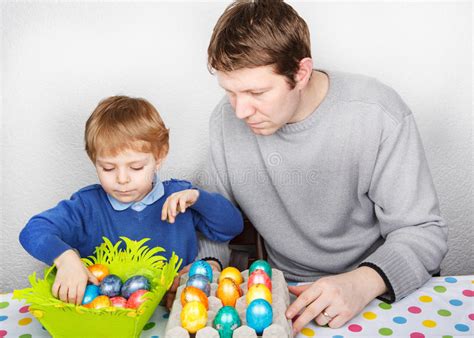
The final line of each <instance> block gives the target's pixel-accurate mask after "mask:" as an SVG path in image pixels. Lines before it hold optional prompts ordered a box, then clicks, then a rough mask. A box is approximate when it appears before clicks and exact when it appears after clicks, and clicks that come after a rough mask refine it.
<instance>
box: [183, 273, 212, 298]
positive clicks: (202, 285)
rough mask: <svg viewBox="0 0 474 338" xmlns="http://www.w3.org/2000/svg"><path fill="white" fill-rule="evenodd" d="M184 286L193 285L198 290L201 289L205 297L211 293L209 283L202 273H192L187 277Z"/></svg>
mask: <svg viewBox="0 0 474 338" xmlns="http://www.w3.org/2000/svg"><path fill="white" fill-rule="evenodd" d="M186 286H194V287H196V288H198V289H200V290H202V291H203V292H204V293H205V294H206V296H207V297H209V295H210V294H211V283H210V282H209V279H207V277H206V276H203V275H194V276H191V277H189V279H188V281H187V282H186Z"/></svg>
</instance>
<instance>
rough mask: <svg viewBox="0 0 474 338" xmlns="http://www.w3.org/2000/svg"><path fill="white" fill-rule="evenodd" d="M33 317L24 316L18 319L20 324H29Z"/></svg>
mask: <svg viewBox="0 0 474 338" xmlns="http://www.w3.org/2000/svg"><path fill="white" fill-rule="evenodd" d="M31 321H32V319H31V318H22V319H20V320H19V321H18V324H19V325H22V326H24V325H28V324H29V323H31Z"/></svg>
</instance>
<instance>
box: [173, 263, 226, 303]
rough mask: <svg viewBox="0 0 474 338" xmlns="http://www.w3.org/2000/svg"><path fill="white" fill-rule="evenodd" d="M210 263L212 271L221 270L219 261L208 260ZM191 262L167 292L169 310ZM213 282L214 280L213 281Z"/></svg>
mask: <svg viewBox="0 0 474 338" xmlns="http://www.w3.org/2000/svg"><path fill="white" fill-rule="evenodd" d="M206 262H208V263H209V265H210V266H211V268H212V272H213V273H216V272H218V271H221V268H220V266H219V264H218V263H217V262H214V261H206ZM191 265H192V263H191V264H189V265H186V266H185V267H184V268H183V269H182V270H181V271H180V272H179V273H178V276H177V277H176V278H175V279H174V281H173V285H171V288H170V289H169V290H168V292H167V294H166V308H167V309H168V310H171V307H172V306H173V301H174V299H175V297H176V291H177V290H178V286H179V279H180V278H181V275H183V274H184V273H186V272H189V268H191ZM211 282H212V281H211Z"/></svg>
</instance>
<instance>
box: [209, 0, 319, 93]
mask: <svg viewBox="0 0 474 338" xmlns="http://www.w3.org/2000/svg"><path fill="white" fill-rule="evenodd" d="M207 53H208V67H209V70H210V71H211V72H213V70H217V71H224V72H230V71H233V70H238V69H241V68H255V67H260V66H268V65H273V66H274V71H275V72H276V73H277V74H280V75H283V76H285V77H286V78H287V80H288V83H289V84H290V86H291V87H292V88H293V87H294V86H295V79H294V77H295V74H296V72H297V71H298V68H299V62H300V61H301V60H302V59H304V58H306V57H311V42H310V36H309V29H308V26H307V25H306V22H305V21H304V20H303V19H302V18H301V17H300V16H299V15H298V13H297V12H296V11H295V10H294V9H293V8H292V7H291V6H290V5H288V4H286V3H284V2H283V1H281V0H254V1H248V0H240V1H239V0H238V1H235V2H234V3H232V4H231V5H229V6H228V7H227V8H226V10H225V11H224V13H223V14H222V15H221V17H220V18H219V20H218V21H217V23H216V25H215V27H214V31H213V33H212V36H211V41H210V43H209V47H208V50H207Z"/></svg>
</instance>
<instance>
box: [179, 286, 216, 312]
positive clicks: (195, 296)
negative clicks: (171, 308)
mask: <svg viewBox="0 0 474 338" xmlns="http://www.w3.org/2000/svg"><path fill="white" fill-rule="evenodd" d="M180 299H181V305H182V306H184V305H185V304H186V303H189V302H193V301H198V302H201V303H202V304H203V305H204V306H205V307H206V310H209V300H208V299H207V296H206V294H205V293H204V291H202V290H201V289H198V288H196V287H194V286H186V287H185V288H184V289H183V291H181V297H180Z"/></svg>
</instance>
